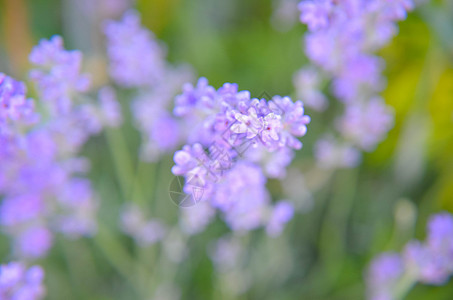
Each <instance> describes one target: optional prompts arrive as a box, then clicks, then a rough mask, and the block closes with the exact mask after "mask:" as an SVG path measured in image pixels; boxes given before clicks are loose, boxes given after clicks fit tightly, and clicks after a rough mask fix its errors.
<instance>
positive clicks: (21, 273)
mask: <svg viewBox="0 0 453 300" xmlns="http://www.w3.org/2000/svg"><path fill="white" fill-rule="evenodd" d="M43 280H44V271H43V270H42V268H41V267H39V266H33V267H30V268H29V269H27V268H26V267H25V266H24V265H23V264H22V263H19V262H10V263H8V264H5V265H1V266H0V299H5V300H7V299H10V300H39V299H43V298H44V296H45V288H44V286H43V285H42V281H43Z"/></svg>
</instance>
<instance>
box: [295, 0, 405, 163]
mask: <svg viewBox="0 0 453 300" xmlns="http://www.w3.org/2000/svg"><path fill="white" fill-rule="evenodd" d="M413 8H414V3H413V1H412V0H401V1H387V0H369V1H368V0H347V1H332V0H319V1H314V0H303V1H301V2H300V3H299V9H300V11H301V22H302V23H305V24H307V25H308V29H309V32H308V33H307V34H306V35H305V53H306V55H307V57H308V58H309V60H310V61H311V65H310V66H308V67H305V68H304V69H302V70H301V71H299V73H298V74H297V75H296V77H295V78H294V84H295V86H296V91H297V94H298V96H299V97H301V98H302V99H303V100H304V101H305V102H306V104H307V105H309V106H311V107H313V108H314V109H316V110H323V109H324V108H325V107H326V106H327V101H326V99H327V97H326V95H325V94H324V93H323V91H322V88H323V87H322V86H321V85H320V78H319V77H320V76H321V74H322V77H323V79H325V81H329V82H331V85H330V89H331V91H332V94H333V96H335V97H336V98H338V99H339V100H340V101H342V102H343V103H346V104H347V107H346V110H345V115H344V116H342V117H341V118H340V121H339V124H338V126H337V129H338V131H339V132H340V133H341V134H342V135H343V136H344V138H345V139H346V140H347V141H349V142H352V143H353V144H354V145H355V146H357V147H359V148H361V149H362V150H365V151H371V150H373V149H374V148H375V147H376V145H377V144H378V143H379V142H380V141H382V140H383V139H384V138H385V136H386V134H387V132H388V131H389V130H390V129H391V128H392V126H393V116H392V113H391V111H390V110H389V108H387V107H386V106H385V104H384V101H383V100H380V99H379V97H378V93H379V92H380V91H381V90H382V89H383V87H384V80H383V77H382V74H381V73H382V70H383V63H382V61H381V59H380V58H379V57H377V56H376V55H375V53H376V52H377V51H378V50H379V49H380V48H382V47H383V46H384V45H385V44H387V43H388V42H389V41H390V39H391V38H392V37H393V36H394V35H395V34H396V32H397V26H396V22H397V21H398V20H402V19H404V18H405V17H406V15H407V11H409V10H412V9H413ZM341 143H342V142H341V141H340V144H341ZM322 144H324V145H326V143H325V142H322ZM327 148H328V147H324V149H327ZM330 150H331V151H330V152H331V154H333V153H334V152H346V149H343V150H340V149H338V148H337V150H336V151H333V148H331V149H330ZM324 152H325V153H324V154H323V157H324V159H323V160H324V161H325V162H326V161H327V159H326V158H327V157H329V156H331V157H332V155H327V153H328V152H329V151H327V150H325V151H324ZM347 152H351V153H352V152H356V151H349V150H348V151H347ZM336 155H340V154H338V153H337V154H336ZM340 156H342V154H341V155H340ZM355 156H357V155H355ZM328 164H329V165H330V166H334V165H335V164H333V163H328ZM325 165H326V163H325ZM337 165H338V166H342V165H345V164H344V163H340V164H337Z"/></svg>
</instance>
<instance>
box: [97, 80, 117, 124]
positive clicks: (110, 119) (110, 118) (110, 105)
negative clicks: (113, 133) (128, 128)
mask: <svg viewBox="0 0 453 300" xmlns="http://www.w3.org/2000/svg"><path fill="white" fill-rule="evenodd" d="M98 98H99V102H100V112H101V117H102V120H103V123H104V124H105V125H106V126H108V127H119V126H120V125H121V123H122V122H123V116H122V114H121V106H120V104H119V103H118V100H117V99H116V94H115V91H114V90H113V88H111V87H103V88H102V89H100V90H99V93H98Z"/></svg>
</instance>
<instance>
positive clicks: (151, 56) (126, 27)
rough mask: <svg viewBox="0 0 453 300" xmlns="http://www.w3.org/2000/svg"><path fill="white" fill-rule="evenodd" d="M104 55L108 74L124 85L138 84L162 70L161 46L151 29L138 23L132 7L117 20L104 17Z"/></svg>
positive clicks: (151, 80)
mask: <svg viewBox="0 0 453 300" xmlns="http://www.w3.org/2000/svg"><path fill="white" fill-rule="evenodd" d="M104 32H105V35H106V37H107V55H108V58H109V62H110V64H109V74H110V77H111V78H112V79H113V80H114V81H115V83H117V84H118V85H120V86H123V87H128V88H131V87H140V86H143V85H149V84H152V83H154V82H155V81H157V80H159V79H160V78H161V76H162V75H163V72H164V64H163V56H164V51H163V50H162V47H161V46H160V45H159V44H158V43H157V42H156V40H155V39H154V37H153V35H152V33H151V32H150V31H148V30H146V29H144V28H142V27H141V25H140V17H139V15H138V14H137V13H136V12H135V11H128V12H126V13H125V15H124V17H123V19H122V20H121V21H120V22H116V21H107V22H106V23H105V26H104Z"/></svg>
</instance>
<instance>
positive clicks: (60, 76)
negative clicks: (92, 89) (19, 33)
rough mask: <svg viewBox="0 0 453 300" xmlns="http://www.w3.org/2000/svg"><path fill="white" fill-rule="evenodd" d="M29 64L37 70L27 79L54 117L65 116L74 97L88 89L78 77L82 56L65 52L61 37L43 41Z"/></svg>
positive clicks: (85, 81) (88, 83)
mask: <svg viewBox="0 0 453 300" xmlns="http://www.w3.org/2000/svg"><path fill="white" fill-rule="evenodd" d="M30 62H31V63H33V64H34V65H35V66H36V67H37V68H36V69H33V70H32V71H31V72H30V78H31V79H32V80H33V81H34V82H35V83H36V85H37V88H38V92H39V94H40V96H41V98H42V100H44V101H46V102H47V103H48V104H49V106H50V107H51V110H52V112H53V113H63V114H66V113H68V112H69V111H70V110H71V108H72V98H73V96H74V94H75V93H77V92H85V91H87V90H88V88H89V85H90V81H89V78H88V76H87V75H85V74H82V75H81V74H80V68H81V63H82V54H81V53H80V52H79V51H77V50H74V51H67V50H65V49H64V48H63V39H62V38H61V37H60V36H54V37H52V38H51V39H50V40H42V41H41V42H40V43H39V45H38V46H36V47H35V48H33V51H32V52H31V54H30Z"/></svg>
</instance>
